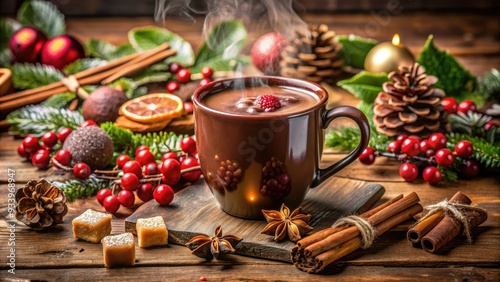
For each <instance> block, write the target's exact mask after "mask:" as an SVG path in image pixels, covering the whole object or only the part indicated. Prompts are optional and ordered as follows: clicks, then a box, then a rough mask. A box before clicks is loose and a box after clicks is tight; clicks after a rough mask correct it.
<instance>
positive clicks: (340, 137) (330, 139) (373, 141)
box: [325, 126, 394, 152]
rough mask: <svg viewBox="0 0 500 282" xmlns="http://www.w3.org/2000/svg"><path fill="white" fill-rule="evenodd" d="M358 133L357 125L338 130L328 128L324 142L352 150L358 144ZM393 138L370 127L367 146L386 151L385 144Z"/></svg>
mask: <svg viewBox="0 0 500 282" xmlns="http://www.w3.org/2000/svg"><path fill="white" fill-rule="evenodd" d="M359 140H360V133H359V129H358V128H357V127H350V126H342V127H340V128H339V129H338V130H333V129H332V130H329V131H328V132H327V134H326V138H325V144H326V146H328V147H331V148H334V149H338V150H343V151H352V150H354V148H356V146H357V145H358V143H359ZM392 140H394V138H393V137H389V136H386V135H384V134H380V133H378V132H377V131H376V130H375V128H373V127H372V128H371V134H370V142H369V144H368V146H370V147H372V148H374V149H375V150H377V151H381V152H386V151H387V144H388V143H389V142H391V141H392Z"/></svg>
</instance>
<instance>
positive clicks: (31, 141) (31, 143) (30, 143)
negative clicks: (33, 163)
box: [23, 135, 40, 155]
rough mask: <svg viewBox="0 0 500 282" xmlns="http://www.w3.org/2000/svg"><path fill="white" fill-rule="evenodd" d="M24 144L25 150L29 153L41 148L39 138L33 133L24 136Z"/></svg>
mask: <svg viewBox="0 0 500 282" xmlns="http://www.w3.org/2000/svg"><path fill="white" fill-rule="evenodd" d="M23 146H24V151H25V152H26V153H27V154H29V155H31V154H34V153H36V151H38V149H40V144H39V143H38V138H37V137H35V136H31V135H28V136H26V137H24V139H23Z"/></svg>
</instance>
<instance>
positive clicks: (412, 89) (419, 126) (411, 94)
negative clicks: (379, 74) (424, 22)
mask: <svg viewBox="0 0 500 282" xmlns="http://www.w3.org/2000/svg"><path fill="white" fill-rule="evenodd" d="M389 78H390V79H391V80H392V81H389V82H386V83H384V84H383V85H382V88H383V91H382V92H380V93H379V94H378V96H377V98H376V99H375V106H374V108H373V113H374V117H373V121H374V123H375V125H376V127H377V131H378V132H380V133H382V134H385V135H388V136H397V135H402V134H407V135H418V136H420V137H422V138H426V137H428V136H429V135H430V134H432V132H434V131H436V130H438V129H444V130H446V129H447V122H446V117H445V113H444V111H443V107H442V106H441V100H442V99H443V97H444V96H445V93H444V91H443V90H442V89H439V88H435V87H434V86H433V85H434V84H435V83H436V82H437V78H436V77H435V76H433V75H426V74H425V68H424V67H423V66H420V65H419V64H418V63H415V64H413V65H412V66H409V67H406V66H400V67H399V70H398V71H393V72H391V73H389Z"/></svg>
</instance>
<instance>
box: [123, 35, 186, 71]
mask: <svg viewBox="0 0 500 282" xmlns="http://www.w3.org/2000/svg"><path fill="white" fill-rule="evenodd" d="M128 39H129V41H130V44H131V45H132V47H134V49H135V50H136V51H138V52H141V51H144V50H149V49H153V48H155V47H158V46H160V45H161V44H163V43H166V42H168V43H169V44H170V48H172V49H174V50H176V51H177V54H175V55H174V56H171V57H169V58H167V60H166V61H167V62H178V63H179V64H181V65H183V66H190V65H192V64H193V62H194V52H193V48H192V47H191V44H189V42H187V41H185V40H184V39H183V38H182V37H180V36H179V35H177V34H175V33H173V32H171V31H169V30H167V29H165V28H160V27H154V26H146V27H138V28H134V29H132V30H130V31H129V32H128Z"/></svg>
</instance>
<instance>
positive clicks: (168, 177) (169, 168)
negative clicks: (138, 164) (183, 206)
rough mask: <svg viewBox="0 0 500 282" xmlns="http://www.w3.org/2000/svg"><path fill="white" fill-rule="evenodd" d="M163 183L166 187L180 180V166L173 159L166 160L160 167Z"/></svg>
mask: <svg viewBox="0 0 500 282" xmlns="http://www.w3.org/2000/svg"><path fill="white" fill-rule="evenodd" d="M161 173H162V174H163V176H164V179H163V181H164V182H165V183H166V184H168V185H175V184H177V182H179V180H180V179H181V164H180V163H179V162H178V161H177V160H175V159H166V160H165V161H163V163H162V166H161Z"/></svg>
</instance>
